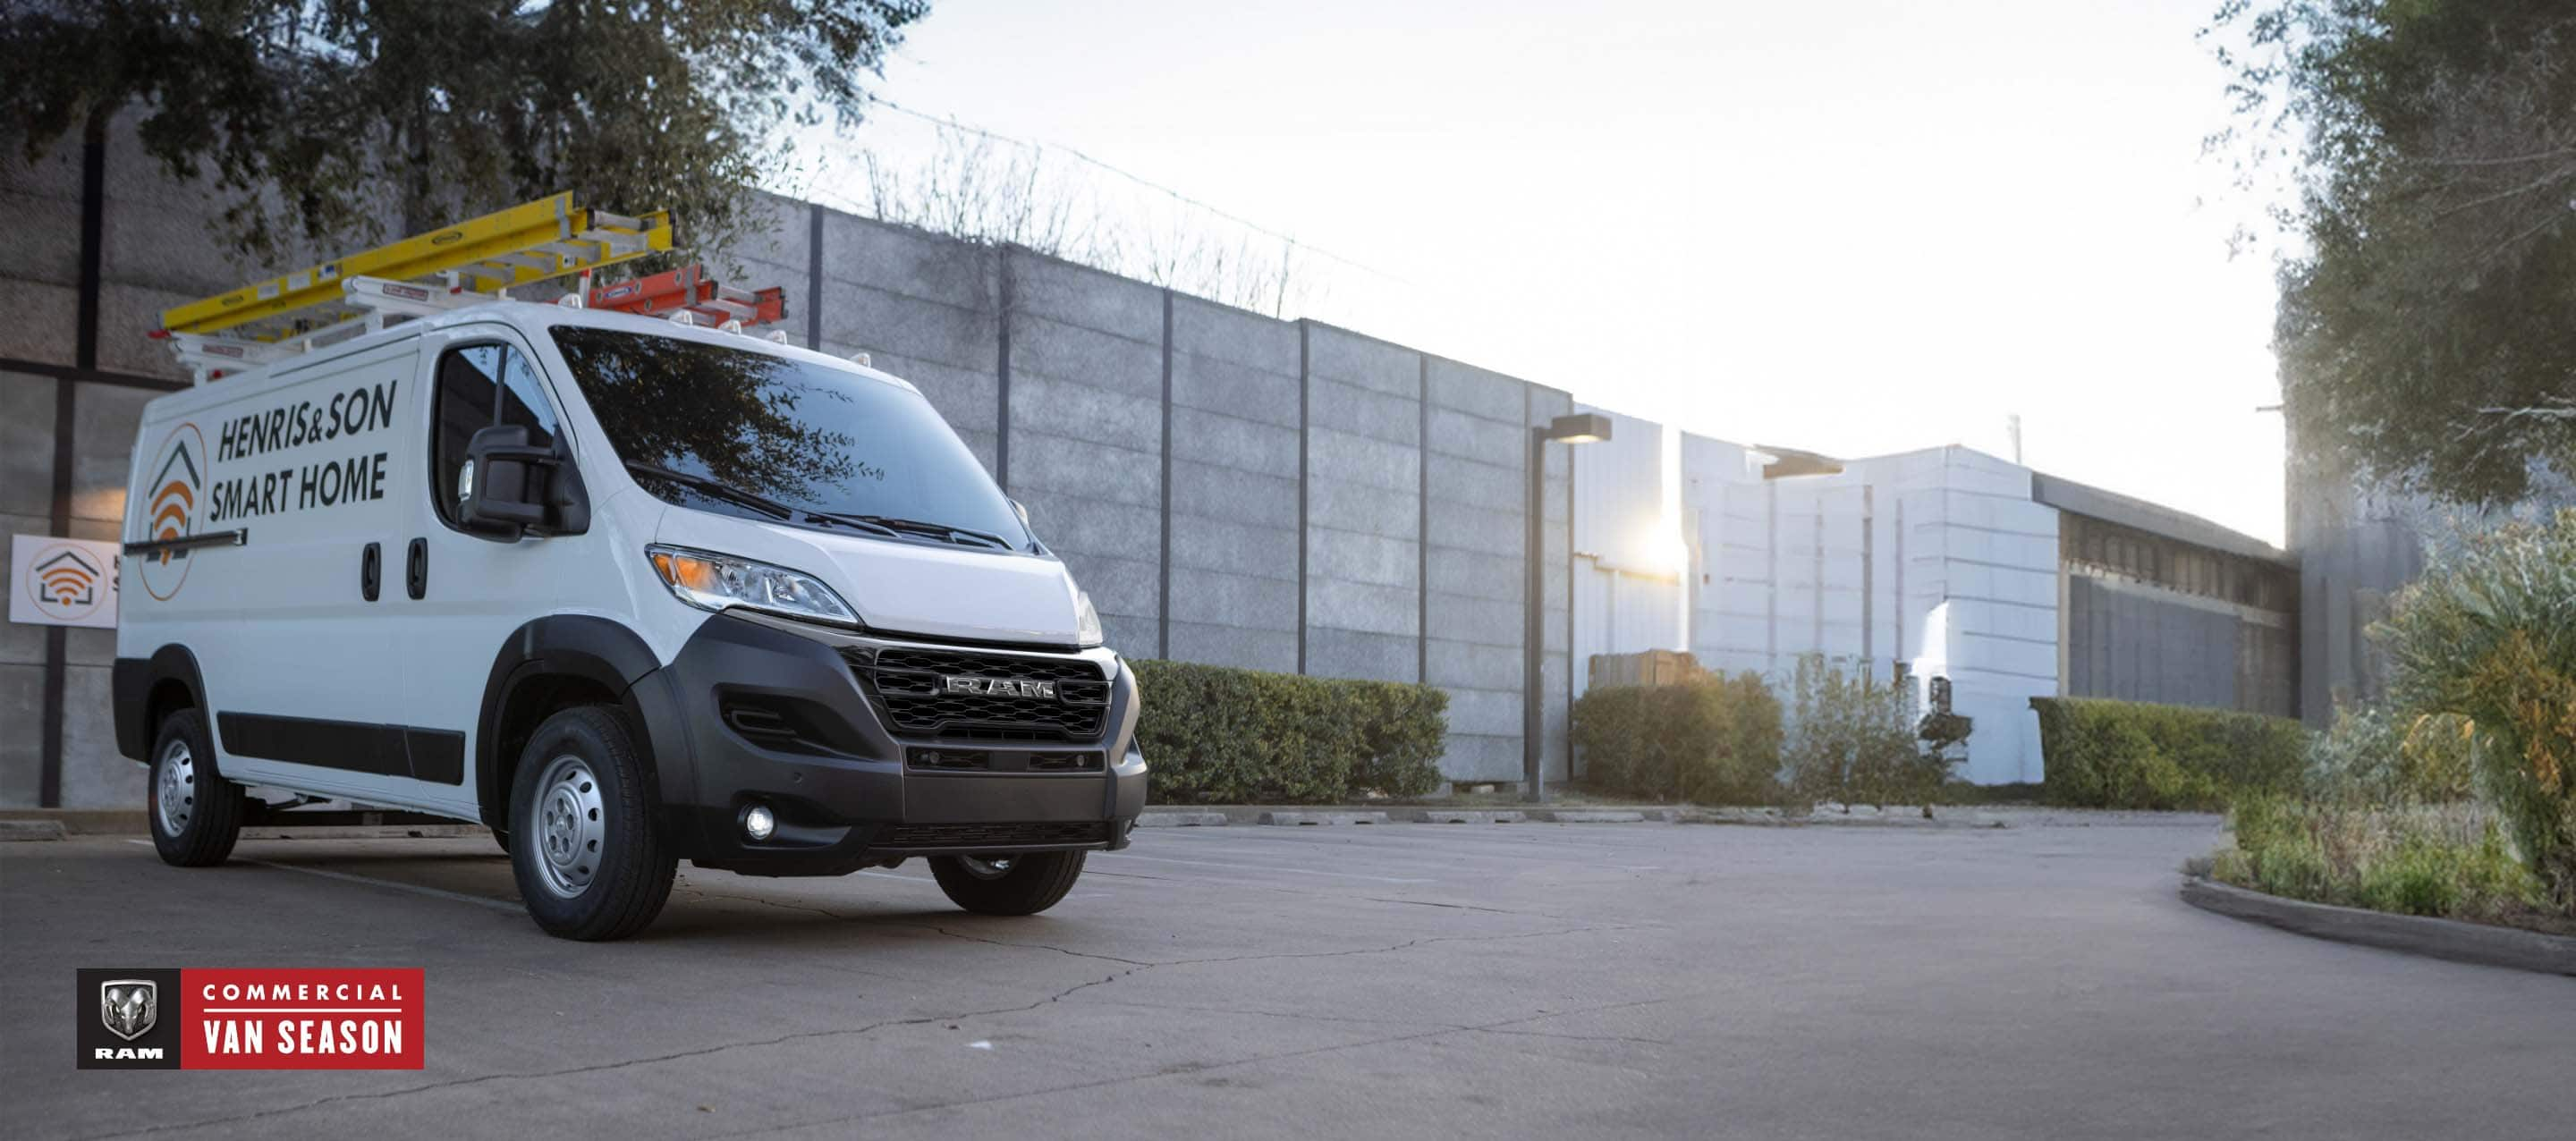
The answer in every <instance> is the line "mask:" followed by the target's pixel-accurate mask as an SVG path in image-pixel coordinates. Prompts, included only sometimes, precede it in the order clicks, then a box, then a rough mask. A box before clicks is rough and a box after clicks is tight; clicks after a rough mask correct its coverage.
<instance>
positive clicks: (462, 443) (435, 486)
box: [429, 345, 555, 523]
mask: <svg viewBox="0 0 2576 1141" xmlns="http://www.w3.org/2000/svg"><path fill="white" fill-rule="evenodd" d="M433 399H434V400H435V401H436V403H435V404H434V406H433V407H432V408H431V409H430V431H431V432H432V433H434V435H433V436H432V438H431V440H430V449H429V453H430V460H429V463H430V470H429V475H430V484H429V486H430V500H431V502H434V503H436V504H437V505H438V514H439V517H440V518H442V519H445V520H447V521H448V522H450V523H454V522H456V521H457V506H458V504H457V499H456V479H457V476H458V474H459V473H461V472H462V471H464V469H465V449H466V446H467V445H469V444H471V443H473V442H474V433H476V432H478V431H481V430H482V429H484V428H488V427H491V426H493V425H496V424H515V425H518V426H520V427H524V428H526V429H527V430H528V442H529V443H530V444H533V445H536V446H538V447H548V446H551V445H553V443H554V442H555V409H554V405H553V404H550V403H548V402H547V400H546V392H545V388H544V387H543V386H542V385H540V384H538V383H537V371H536V368H535V367H534V366H532V365H530V364H529V363H528V357H527V354H525V353H522V352H520V351H519V350H518V349H516V348H513V347H511V346H509V345H466V346H464V347H462V348H454V349H449V350H447V354H446V355H445V356H442V357H440V358H438V390H437V393H436V395H435V396H434V397H433Z"/></svg>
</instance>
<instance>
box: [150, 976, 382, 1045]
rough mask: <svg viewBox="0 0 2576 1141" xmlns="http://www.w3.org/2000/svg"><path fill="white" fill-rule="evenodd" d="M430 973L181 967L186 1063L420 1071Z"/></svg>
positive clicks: (181, 1010)
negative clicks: (424, 990)
mask: <svg viewBox="0 0 2576 1141" xmlns="http://www.w3.org/2000/svg"><path fill="white" fill-rule="evenodd" d="M422 979H423V972H422V970H421V969H420V968H418V967H410V968H342V967H315V968H300V967H295V968H279V969H264V968H253V969H229V968H227V969H199V968H195V967H191V968H188V969H186V970H183V971H181V972H179V1005H180V1020H179V1021H180V1026H179V1034H180V1049H181V1051H182V1053H181V1058H182V1061H181V1063H180V1064H181V1066H182V1068H185V1069H191V1070H417V1069H420V1068H421V1058H422V1052H423V1046H422V1043H421V1030H422V1024H423V1021H424V1019H423V1016H422V1011H423V994H422Z"/></svg>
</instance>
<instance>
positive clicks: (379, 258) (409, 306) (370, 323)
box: [152, 193, 784, 384]
mask: <svg viewBox="0 0 2576 1141" xmlns="http://www.w3.org/2000/svg"><path fill="white" fill-rule="evenodd" d="M670 248H671V216H670V213H669V212H668V211H655V212H653V213H649V214H644V215H640V216H632V217H630V216H628V215H624V214H612V213H609V212H607V211H605V210H593V209H589V208H586V207H580V206H575V205H573V201H572V195H571V194H568V193H567V194H554V195H549V196H547V197H544V198H540V199H537V200H536V201H534V202H527V203H523V204H521V205H517V206H513V207H510V208H509V209H507V210H502V211H498V212H496V213H492V214H486V215H484V216H482V217H480V218H475V219H472V220H470V221H466V222H460V223H458V224H456V225H453V226H448V227H445V228H443V229H438V230H432V231H430V232H428V233H426V234H419V235H416V236H413V237H409V238H404V239H402V240H400V241H397V242H392V243H388V244H386V245H382V246H378V247H376V248H374V249H371V250H364V251H361V252H358V253H354V254H350V255H348V256H345V257H341V258H338V259H335V260H332V261H326V262H323V263H321V264H319V265H315V266H311V267H309V268H306V269H303V270H299V271H297V272H294V273H290V274H287V275H285V276H283V277H275V278H270V279H268V280H266V281H257V282H253V283H251V284H249V285H245V286H243V287H241V288H239V289H235V290H232V291H231V292H228V293H219V294H216V295H215V296H212V297H207V298H203V299H200V300H197V301H191V302H189V303H187V304H185V305H180V306H177V307H175V308H172V309H169V310H166V311H164V312H163V313H162V314H161V326H162V327H161V329H160V330H159V331H157V332H155V333H153V334H152V335H153V336H155V337H158V338H163V339H166V340H168V341H169V342H170V343H171V349H172V351H173V352H175V353H177V354H178V357H179V360H180V362H181V363H182V364H185V365H187V366H188V367H189V368H190V370H191V371H193V372H194V373H195V375H196V381H197V383H199V384H203V383H205V382H206V381H208V380H210V379H214V378H216V377H220V376H222V375H223V374H224V373H225V372H226V371H229V370H235V369H241V368H246V367H249V366H251V365H256V364H261V363H264V362H267V361H272V360H277V359H279V358H282V357H287V356H292V355H295V354H297V353H302V352H308V351H311V350H313V349H316V348H320V347H322V346H324V345H329V344H335V343H338V342H340V341H343V340H347V339H349V338H351V337H356V336H362V335H364V334H366V333H371V332H374V331H376V330H378V329H382V328H384V327H386V326H387V325H390V324H392V323H394V322H397V321H401V320H406V319H409V318H412V317H419V316H425V315H428V314H432V313H440V312H445V311H447V310H450V309H458V308H463V307H464V306H467V305H476V304H480V303H482V302H485V301H495V300H506V299H507V298H508V296H509V295H508V292H507V291H508V290H509V289H511V288H512V287H514V286H521V285H527V284H530V283H533V282H539V281H544V280H547V279H549V278H556V277H563V276H567V275H570V274H576V273H577V274H582V275H584V282H583V284H584V286H587V285H588V280H587V278H588V275H589V273H590V272H591V271H593V270H597V269H601V268H603V267H606V266H611V265H615V264H617V263H619V262H624V261H631V260H633V259H635V258H639V257H643V256H644V255H646V254H650V253H656V252H659V251H662V250H668V249H670ZM692 268H694V267H692ZM700 276H703V274H701V275H700ZM712 284H713V283H712V282H710V283H709V285H710V286H712ZM612 288H614V287H612ZM737 292H738V291H737ZM574 296H581V294H580V293H578V292H576V293H575V294H574ZM716 301H730V299H729V298H726V297H721V296H715V295H710V296H709V297H706V298H703V299H698V300H697V301H695V302H693V303H695V304H706V303H711V302H716ZM755 308H756V306H755ZM777 308H778V309H779V311H780V312H782V313H783V312H784V301H783V295H782V300H781V301H780V302H779V304H778V306H777ZM772 319H775V318H772Z"/></svg>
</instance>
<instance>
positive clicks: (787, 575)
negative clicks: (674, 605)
mask: <svg viewBox="0 0 2576 1141" xmlns="http://www.w3.org/2000/svg"><path fill="white" fill-rule="evenodd" d="M644 557H645V558H648V559H651V560H652V561H653V573H655V574H657V575H660V576H661V577H662V585H664V586H667V587H670V588H671V594H672V596H673V597H675V598H678V599H679V600H680V601H682V602H685V603H688V604H689V605H691V606H695V607H697V608H698V609H700V610H717V611H722V610H730V609H732V608H734V607H737V606H739V607H742V608H743V609H745V610H758V611H762V612H764V613H768V614H780V615H785V616H786V617H789V618H803V619H808V620H811V621H816V622H832V623H837V624H839V625H843V626H856V625H858V624H859V616H858V615H857V614H855V613H853V612H852V611H851V610H850V606H849V604H848V603H846V602H843V601H841V596H840V595H838V594H834V593H832V588H831V587H828V586H825V585H823V584H822V582H820V581H819V580H817V579H815V578H814V576H812V575H808V574H802V573H799V572H797V571H792V570H789V569H787V568H786V567H780V566H771V565H770V564H768V563H763V562H754V561H752V560H750V559H742V558H735V557H734V556H732V555H719V554H714V553H712V552H708V551H692V550H689V549H687V548H685V547H664V546H658V545H656V546H651V547H646V548H644Z"/></svg>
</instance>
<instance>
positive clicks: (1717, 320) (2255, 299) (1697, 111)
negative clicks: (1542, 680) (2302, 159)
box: [804, 0, 2282, 543]
mask: <svg viewBox="0 0 2576 1141" xmlns="http://www.w3.org/2000/svg"><path fill="white" fill-rule="evenodd" d="M2213 6H2214V3H2213V2H2212V0H2185V2H2168V0H1945V2H1942V3H1921V2H1918V3H1899V2H1892V0H1846V2H1843V3H1835V4H1802V3H1780V2H1778V0H1772V2H1768V3H1742V2H1737V0H1708V2H1704V3H1689V2H1665V0H1632V2H1615V0H1614V2H1604V3H1590V4H1573V3H1535V2H1525V0H1478V2H1473V3H1452V2H1444V0H1398V2H1389V0H1375V2H1369V3H1353V2H1347V0H1310V2H1306V3H1294V4H1288V3H1279V4H1273V3H1226V4H1207V3H1204V2H1192V0H1119V2H1116V3H1111V4H1100V5H1072V4H1049V3H1038V2H1036V0H941V2H940V3H938V4H936V5H935V6H934V7H933V10H932V12H931V14H930V16H929V17H928V18H927V19H926V20H925V21H924V22H922V23H920V24H918V25H916V26H915V27H914V28H913V29H912V30H911V31H910V34H909V36H908V40H907V43H906V44H905V46H904V47H903V48H902V49H901V50H900V51H899V52H898V53H897V54H896V55H895V56H893V57H892V58H890V59H889V60H888V61H887V64H886V68H885V76H884V79H883V81H882V82H881V83H880V84H879V85H878V86H877V91H878V92H879V93H880V94H881V95H882V96H883V97H884V98H886V99H888V100H891V101H893V102H894V103H897V104H899V105H901V106H902V107H904V108H907V109H909V110H911V111H915V112H920V113H923V114H927V115H931V116H936V117H940V118H953V119H955V120H957V121H959V122H962V123H965V124H970V125H972V126H974V127H977V128H980V129H983V130H986V131H990V132H994V133H996V134H998V135H1002V136H1007V137H1009V138H1011V139H1016V140H1024V141H1027V142H1029V143H1031V144H1037V145H1043V146H1045V147H1047V148H1050V150H1051V151H1052V152H1054V154H1053V156H1052V157H1051V159H1050V161H1055V162H1058V163H1059V164H1069V165H1070V166H1072V167H1075V168H1079V169H1080V170H1081V171H1082V172H1083V173H1084V174H1085V176H1086V177H1090V178H1093V179H1095V180H1098V181H1101V182H1104V183H1107V184H1115V185H1116V186H1118V187H1121V188H1123V189H1124V190H1125V191H1128V192H1131V196H1130V197H1129V198H1126V199H1120V198H1118V197H1117V196H1116V195H1111V196H1109V197H1107V198H1105V199H1104V201H1110V202H1113V203H1114V202H1117V201H1122V200H1123V201H1135V199H1134V197H1133V196H1132V195H1133V194H1134V193H1141V194H1143V195H1144V196H1145V197H1146V198H1150V199H1155V200H1158V201H1162V202H1164V203H1165V204H1166V205H1169V204H1170V203H1169V201H1168V200H1165V199H1161V198H1160V192H1159V191H1150V190H1140V188H1138V187H1137V186H1136V185H1135V184H1130V183H1125V182H1124V181H1123V180H1120V179H1118V178H1117V177H1116V176H1114V175H1108V174H1105V173H1102V172H1100V171H1098V170H1097V169H1096V168H1084V167H1081V166H1080V164H1079V163H1078V162H1073V161H1072V160H1067V159H1064V158H1063V157H1062V154H1061V152H1062V151H1064V150H1067V149H1070V150H1078V151H1080V152H1082V153H1083V154H1085V155H1088V156H1090V157H1091V158H1093V159H1097V160H1099V161H1100V162H1103V163H1106V164H1109V165H1112V166H1115V167H1117V168H1118V169H1119V170H1122V171H1125V172H1129V173H1132V174H1133V175H1135V176H1137V177H1138V178H1140V179H1143V180H1145V181H1147V182H1150V183H1152V184H1155V185H1158V186H1160V187H1166V188H1170V189H1171V190H1174V191H1177V192H1179V193H1181V194H1185V195H1187V196H1188V197H1190V198H1192V199H1195V200H1196V201H1198V202H1201V203H1205V204H1207V205H1208V206H1209V207H1213V208H1215V209H1218V210H1222V211H1223V212H1224V213H1225V214H1228V215H1231V216H1233V218H1235V219H1240V220H1242V221H1244V222H1247V223H1250V224H1254V225H1257V226H1259V227H1261V228H1262V229H1264V230H1267V231H1271V232H1275V233H1278V234H1284V235H1289V236H1293V237H1294V238H1295V239H1296V240H1297V241H1298V242H1300V243H1301V244H1303V245H1304V246H1306V247H1308V248H1309V249H1310V250H1312V251H1314V252H1312V253H1310V254H1309V255H1308V256H1307V257H1306V258H1304V259H1303V261H1302V262H1301V263H1300V264H1301V265H1302V266H1304V267H1306V268H1305V269H1302V270H1301V271H1300V272H1301V273H1307V272H1311V273H1313V274H1314V275H1315V276H1314V278H1313V283H1312V288H1311V289H1310V290H1309V291H1308V296H1307V297H1306V298H1305V299H1304V300H1303V301H1302V302H1301V304H1300V305H1298V306H1296V307H1292V309H1291V311H1290V312H1288V313H1287V314H1286V315H1287V316H1290V317H1296V316H1312V317H1316V318H1318V319H1322V320H1329V321H1332V322H1333V323H1335V324H1340V325H1345V326H1348V327H1351V328H1355V329H1358V330H1360V331H1362V332H1366V333H1370V334H1373V335H1376V336H1380V337H1384V338H1386V339H1389V340H1394V341H1399V342H1402V343H1405V344H1408V345H1413V346H1416V347H1419V348H1422V349H1425V350H1428V351H1430V352H1434V353H1437V354H1439V355H1442V356H1446V357H1450V358H1453V359H1457V360H1462V361H1466V362H1470V363H1473V364H1477V365H1481V366H1484V367H1487V368H1492V369H1496V370H1499V371H1502V372H1507V373H1511V374H1513V375H1516V376H1520V377H1523V378H1526V379H1529V380H1532V381H1536V382H1538V383H1542V384H1547V385H1552V386H1555V387H1559V388H1564V389H1567V390H1570V391H1572V392H1573V393H1574V394H1575V397H1576V398H1577V399H1578V400H1582V401H1585V402H1588V403H1591V404H1595V405H1599V406H1602V407H1607V408H1611V409H1614V410H1617V411H1620V412H1625V413H1629V414H1632V415H1638V416H1644V417H1648V418H1652V419H1657V420H1661V421H1664V422H1666V423H1669V424H1673V425H1676V426H1678V427H1680V428H1682V429H1684V430H1687V431H1692V432H1697V433H1701V434H1704V435H1710V436H1715V437H1719V438H1721V439H1727V440H1733V441H1737V442H1741V443H1755V444H1775V445H1782V446H1790V447H1799V448H1806V449H1810V450H1815V451H1822V452H1827V453H1831V454H1839V455H1852V456H1858V455H1872V454H1879V453H1885V452H1893V451H1905V450H1911V449H1915V448H1923V447H1932V446H1937V445H1941V444H1949V443H1958V444H1965V445H1967V446H1970V447H1974V448H1978V449H1981V450H1983V451H1987V452H1990V453H1993V454H1996V455H2001V456H2005V457H2007V458H2009V457H2010V456H2011V454H2012V450H2011V444H2010V442H2009V437H2008V435H2007V428H2006V424H2007V421H2008V418H2009V417H2011V416H2014V415H2018V416H2019V417H2020V419H2021V426H2022V447H2023V451H2022V456H2023V459H2024V461H2025V462H2027V463H2028V464H2030V465H2031V466H2032V467H2035V468H2037V469H2039V470H2042V471H2046V472H2050V473H2053V474H2057V475H2062V476H2066V477H2069V478H2072V479H2076V480H2081V481H2083V482H2087V483H2092V484H2095V485H2098V486H2102V487H2106V488H2110V489H2112V490H2115V491H2119V492H2124V493H2127V494H2130V495H2135V496H2139V497H2142V498H2146V499H2150V500H2154V501H2157V502H2160V503H2164V504H2167V505H2170V506H2173V507H2177V508H2180V509H2182V510H2185V511H2189V512H2192V513H2194V514H2198V515H2202V516H2206V517H2208V518H2210V519H2213V520H2216V521H2218V522H2220V523H2223V524H2225V525H2227V526H2230V527H2234V528H2236V529H2238V530H2241V531H2245V532H2247V533H2250V534H2252V535H2255V536H2257V537H2259V538H2262V539H2265V540H2268V541H2271V542H2275V543H2278V542H2279V541H2280V540H2281V536H2282V474H2281V449H2282V441H2281V423H2280V418H2279V415H2278V414H2277V413H2274V412H2267V411H2258V408H2259V407H2260V406H2263V405H2269V404H2272V403H2275V402H2276V401H2277V399H2278V392H2279V386H2278V382H2277V380H2276V379H2275V376H2274V362H2273V358H2272V355H2271V352H2270V350H2269V348H2268V347H2267V346H2268V342H2269V338H2270V329H2271V321H2272V314H2273V300H2274V290H2273V283H2272V268H2271V265H2270V262H2269V261H2268V259H2267V258H2265V257H2263V256H2260V255H2246V256H2235V257H2231V255H2230V251H2229V246H2228V242H2227V239H2228V236H2229V234H2230V232H2231V231H2232V230H2233V229H2234V228H2235V227H2236V226H2237V225H2238V224H2239V223H2240V222H2241V221H2243V220H2245V219H2247V218H2249V217H2252V216H2254V215H2255V214H2256V213H2257V209H2256V206H2255V204H2253V203H2250V202H2248V201H2246V200H2244V199H2243V197H2242V196H2231V195H2230V194H2229V193H2228V184H2229V178H2228V171H2227V170H2226V169H2225V167H2224V165H2223V164H2222V163H2219V162H2216V161H2213V160H2205V159H2203V158H2202V157H2201V140H2202V139H2203V138H2204V137H2205V136H2206V135H2208V134H2209V132H2210V131H2211V130H2213V129H2215V128H2217V127H2219V126H2221V125H2223V124H2224V122H2225V120H2226V113H2227V106H2226V102H2225V97H2224V93H2223V90H2222V86H2223V84H2224V83H2225V76H2224V74H2223V73H2222V72H2221V70H2220V69H2219V67H2218V66H2217V64H2216V63H2215V62H2214V61H2213V60H2212V59H2211V58H2210V55H2209V53H2208V52H2207V50H2206V49H2205V48H2204V47H2203V46H2202V45H2201V44H2199V43H2197V42H2195V40H2194V37H2193V32H2194V30H2195V29H2196V28H2198V27H2199V26H2200V24H2201V23H2202V22H2203V21H2204V20H2205V19H2206V17H2207V15H2208V12H2209V10H2210V8H2212V7H2213ZM931 139H932V132H931V131H930V129H929V128H927V127H925V126H924V125H923V124H922V123H921V122H920V121H919V120H917V119H914V118H910V117H907V116H905V115H900V114H895V113H891V112H886V111H880V112H878V113H877V115H876V116H875V117H874V118H873V119H871V120H870V121H869V122H867V123H864V124H862V125H860V126H859V127H857V128H856V129H854V130H853V131H851V132H849V133H848V134H846V135H845V136H843V137H841V138H840V139H838V140H836V141H834V142H833V143H831V144H830V145H829V146H828V147H826V148H824V152H818V153H817V154H816V155H815V156H814V158H815V165H814V166H813V167H811V168H810V169H809V170H808V171H807V173H806V174H805V175H804V177H805V178H807V179H809V180H810V182H811V185H810V186H809V187H807V189H810V190H812V191H814V192H815V193H817V194H819V195H820V196H822V197H825V198H826V199H827V200H831V199H835V198H837V199H839V200H842V201H848V200H851V199H853V198H860V197H863V196H864V190H863V189H862V188H861V180H860V178H859V176H858V175H857V173H856V170H857V168H856V166H855V165H854V163H853V162H852V161H851V154H852V153H853V148H867V149H870V150H873V151H874V152H876V153H877V154H878V155H879V156H880V159H881V161H884V162H889V163H897V164H899V163H901V162H904V161H907V159H908V158H909V159H919V158H921V157H922V156H923V155H924V154H925V153H926V149H927V148H929V147H930V146H931V145H932V142H931ZM1112 208H1113V209H1114V208H1115V207H1114V206H1113V207H1112ZM1207 221H1208V224H1209V225H1210V226H1213V227H1233V226H1236V223H1234V222H1231V221H1227V220H1224V219H1220V218H1215V217H1213V216H1210V217H1209V218H1208V219H1207ZM1245 232H1246V233H1249V231H1245ZM1262 240H1264V241H1267V239H1262ZM1300 280H1301V281H1305V280H1307V279H1304V278H1301V279H1300Z"/></svg>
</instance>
